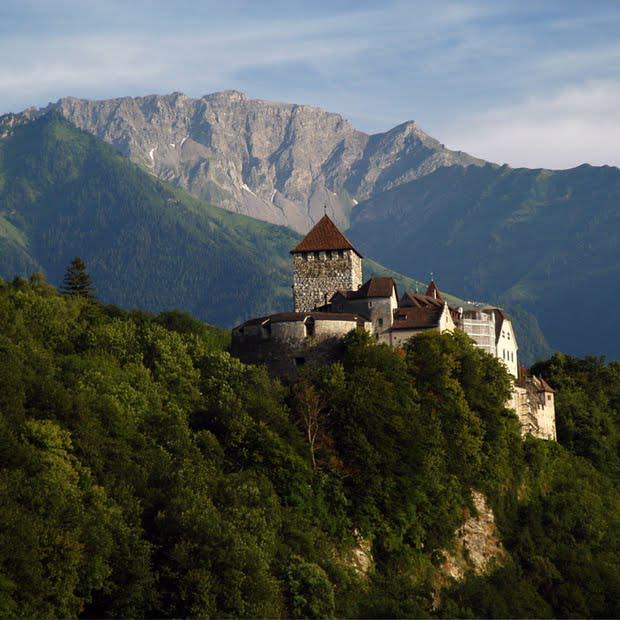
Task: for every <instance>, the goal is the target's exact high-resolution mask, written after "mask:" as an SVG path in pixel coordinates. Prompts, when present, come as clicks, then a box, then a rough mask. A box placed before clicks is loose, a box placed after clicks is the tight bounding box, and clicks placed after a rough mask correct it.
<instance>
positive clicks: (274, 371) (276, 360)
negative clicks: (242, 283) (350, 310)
mask: <svg viewBox="0 0 620 620" xmlns="http://www.w3.org/2000/svg"><path fill="white" fill-rule="evenodd" d="M357 326H358V324H357V321H342V320H336V321H330V320H317V321H314V327H313V330H314V331H313V333H312V331H310V333H311V334H312V335H308V329H310V330H312V327H309V326H307V325H306V324H305V323H304V322H303V321H282V322H275V323H273V324H272V325H271V326H270V329H269V330H267V329H265V328H263V329H262V330H261V331H259V330H256V329H254V326H252V329H251V330H249V329H248V328H247V327H245V328H244V332H245V333H244V334H241V333H239V332H238V331H237V332H233V338H232V343H231V353H232V355H234V356H235V357H238V358H239V359H240V360H241V361H242V362H244V363H246V364H257V365H261V364H264V365H265V366H266V367H267V370H268V372H269V374H270V375H271V376H273V377H288V378H293V377H295V375H296V374H297V372H298V370H299V368H300V367H301V366H303V365H305V364H309V365H325V364H331V363H333V362H336V361H338V360H340V359H341V358H342V355H343V353H344V344H343V338H344V336H346V335H347V334H348V333H349V332H350V331H351V330H353V329H356V327H357ZM367 327H368V328H370V325H369V324H367Z"/></svg>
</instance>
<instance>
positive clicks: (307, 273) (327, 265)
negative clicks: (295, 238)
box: [293, 250, 362, 312]
mask: <svg viewBox="0 0 620 620" xmlns="http://www.w3.org/2000/svg"><path fill="white" fill-rule="evenodd" d="M361 285H362V259H361V258H360V257H359V256H358V255H357V254H356V253H355V252H353V251H352V250H334V251H331V252H300V253H297V254H294V255H293V300H294V303H295V312H307V311H310V310H314V308H316V307H317V306H321V305H323V304H325V303H326V301H328V300H329V298H330V297H331V296H332V295H333V294H334V293H335V292H336V291H338V290H348V291H356V290H357V289H358V288H359V287H360V286H361Z"/></svg>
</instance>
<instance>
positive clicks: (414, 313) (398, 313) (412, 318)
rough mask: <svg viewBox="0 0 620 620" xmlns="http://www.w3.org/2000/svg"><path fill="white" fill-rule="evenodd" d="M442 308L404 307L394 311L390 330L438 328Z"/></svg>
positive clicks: (433, 306)
mask: <svg viewBox="0 0 620 620" xmlns="http://www.w3.org/2000/svg"><path fill="white" fill-rule="evenodd" d="M442 312H443V306H435V305H432V306H426V307H405V308H397V309H396V310H394V323H393V324H392V329H431V328H433V327H439V320H440V319H441V313H442Z"/></svg>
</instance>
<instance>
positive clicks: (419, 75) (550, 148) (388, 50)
mask: <svg viewBox="0 0 620 620" xmlns="http://www.w3.org/2000/svg"><path fill="white" fill-rule="evenodd" d="M619 35H620V1H616V0H612V1H609V2H605V1H602V0H601V1H595V0H589V1H585V0H584V1H583V2H571V1H570V0H562V1H560V0H558V1H549V2H545V1H543V0H539V1H532V2H528V1H526V0H520V1H518V2H517V1H515V2H512V1H501V0H494V1H489V2H476V1H475V0H474V1H471V2H458V1H454V2H450V1H445V2H441V1H439V0H435V1H434V2H423V1H414V0H409V1H398V0H394V1H389V0H388V1H381V2H380V1H379V0H377V1H376V2H365V1H363V0H357V1H354V2H345V1H339V0H329V1H324V0H313V1H311V2H301V1H299V2H296V1H294V0H288V1H287V2H277V1H273V2H270V1H269V0H255V1H252V2H248V1H240V0H226V1H225V0H220V1H218V2H209V1H204V0H203V1H198V0H196V1H189V0H179V1H174V0H165V1H161V2H160V1H159V0H151V1H147V0H124V1H122V2H121V1H118V0H105V1H100V2H91V1H89V0H48V1H43V0H39V1H37V0H0V113H3V112H8V111H18V110H21V109H23V108H26V107H29V106H33V105H34V106H41V105H45V104H46V103H47V102H48V101H55V100H56V99H58V98H60V97H63V96H66V95H73V96H77V97H87V98H108V97H119V96H124V95H144V94H150V93H168V92H172V91H181V92H184V93H186V94H188V95H190V96H195V97H199V96H201V95H203V94H206V93H210V92H214V91H217V90H226V89H237V90H242V91H244V92H245V93H246V94H247V95H248V96H249V97H255V98H261V99H272V100H279V101H291V102H295V103H305V104H310V105H317V106H320V107H322V108H325V109H328V110H330V111H333V112H339V113H341V114H342V115H343V116H345V117H346V118H348V119H350V120H351V121H352V122H353V123H354V124H355V125H356V126H357V127H358V128H359V129H362V130H364V131H368V132H377V131H384V130H387V129H389V128H390V127H392V126H394V125H396V124H398V123H400V122H402V121H405V120H410V119H413V120H416V121H417V122H418V124H419V125H420V126H421V127H422V128H423V129H425V130H426V131H427V132H428V133H430V134H431V135H433V136H434V137H436V138H437V139H439V140H440V141H442V142H443V143H445V144H446V145H447V146H449V147H451V148H454V149H460V150H464V151H467V152H469V153H471V154H473V155H477V156H480V157H484V158H485V159H489V160H492V161H497V162H499V163H509V164H511V165H514V166H544V167H551V168H564V167H570V166H575V165H578V164H580V163H583V162H588V163H592V164H612V165H620V146H619V145H620V36H619Z"/></svg>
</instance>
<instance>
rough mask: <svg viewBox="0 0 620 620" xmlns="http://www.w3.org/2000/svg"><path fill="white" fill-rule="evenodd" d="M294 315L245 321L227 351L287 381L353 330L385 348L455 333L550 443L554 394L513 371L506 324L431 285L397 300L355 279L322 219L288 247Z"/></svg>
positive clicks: (392, 288)
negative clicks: (479, 353) (495, 368)
mask: <svg viewBox="0 0 620 620" xmlns="http://www.w3.org/2000/svg"><path fill="white" fill-rule="evenodd" d="M291 254H292V255H293V273H294V275H293V300H294V305H295V308H294V312H281V313H278V314H272V315H270V316H264V317H260V318H255V319H251V320H249V321H246V322H245V323H243V324H242V325H239V326H238V327H235V328H234V329H233V333H232V352H233V354H234V355H236V356H237V357H239V358H240V359H242V360H243V361H244V362H247V363H254V364H265V365H266V366H267V368H268V370H269V372H270V373H271V374H272V375H274V376H289V377H291V376H294V375H295V373H296V372H297V368H298V367H299V366H301V365H303V364H326V363H331V362H334V361H336V360H338V359H339V357H340V355H341V353H342V339H343V337H344V336H345V335H346V334H347V333H348V332H350V331H351V330H352V329H355V328H362V329H365V330H367V331H368V332H370V333H371V334H373V335H374V336H375V338H376V340H377V341H378V342H380V343H385V344H388V345H390V346H392V347H399V346H401V345H403V344H404V343H405V342H406V341H407V340H409V339H410V338H413V337H415V336H416V335H418V334H420V333H422V332H424V331H427V330H435V331H438V332H440V333H442V332H449V331H454V330H456V329H460V330H462V331H464V332H465V333H466V334H468V335H469V336H470V337H471V338H472V339H473V341H474V342H475V344H476V346H478V347H479V348H481V349H482V350H484V351H486V352H487V353H489V354H490V355H493V356H494V357H497V358H499V359H500V360H502V362H503V363H504V364H505V366H506V368H507V370H508V372H509V373H510V374H511V375H512V377H513V391H512V398H511V401H510V403H508V406H509V407H510V408H511V409H514V411H515V412H516V413H517V415H518V417H519V420H520V422H521V427H522V429H523V432H524V434H525V433H531V434H532V435H535V436H537V437H541V438H544V439H555V438H556V432H555V406H554V393H553V390H552V389H551V387H550V386H549V385H548V384H547V383H546V382H545V381H544V379H542V378H538V377H535V376H531V375H529V374H528V372H527V371H526V370H525V369H524V368H522V367H520V366H519V363H518V357H517V352H518V346H517V339H516V336H515V332H514V329H513V327H512V322H511V320H510V318H509V317H508V315H507V314H506V313H505V312H504V311H503V310H502V309H501V308H497V307H493V306H485V305H483V304H463V305H460V306H459V307H456V308H453V307H450V306H449V305H448V303H447V301H446V300H445V299H444V297H443V296H442V294H441V293H440V291H439V289H438V288H437V286H436V284H435V282H434V281H433V280H431V282H430V284H429V286H428V289H427V291H426V293H425V294H420V293H417V292H416V293H411V292H405V293H404V294H403V295H402V296H400V297H399V294H398V290H397V287H396V283H395V282H394V280H393V279H392V278H386V277H373V278H370V279H369V280H368V281H366V282H365V283H363V282H362V256H361V254H360V253H359V252H358V251H357V250H356V249H355V248H354V247H353V245H352V244H351V242H350V241H349V240H348V239H347V238H346V237H345V236H344V235H343V234H342V232H340V230H338V228H337V226H336V225H335V224H334V223H333V222H332V220H331V219H330V218H329V217H328V216H327V215H325V216H324V217H323V218H322V219H321V220H320V221H319V222H318V223H317V224H316V225H315V226H314V228H312V230H311V231H310V232H309V233H308V234H307V235H306V236H305V237H304V239H302V240H301V242H300V243H299V244H298V245H297V246H296V247H295V248H293V250H291Z"/></svg>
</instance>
